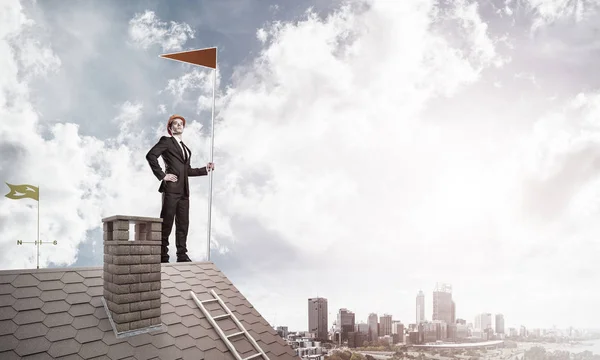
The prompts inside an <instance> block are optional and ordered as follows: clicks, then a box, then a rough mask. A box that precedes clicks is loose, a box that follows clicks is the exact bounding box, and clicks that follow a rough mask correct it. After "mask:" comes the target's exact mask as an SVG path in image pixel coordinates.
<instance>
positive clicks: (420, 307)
mask: <svg viewBox="0 0 600 360" xmlns="http://www.w3.org/2000/svg"><path fill="white" fill-rule="evenodd" d="M416 309H417V325H418V324H420V323H422V322H424V321H425V294H423V291H421V290H419V293H418V294H417V308H416Z"/></svg>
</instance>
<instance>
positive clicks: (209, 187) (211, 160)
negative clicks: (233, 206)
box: [206, 51, 218, 261]
mask: <svg viewBox="0 0 600 360" xmlns="http://www.w3.org/2000/svg"><path fill="white" fill-rule="evenodd" d="M217 55H218V51H215V68H214V69H213V103H212V116H211V126H210V128H211V136H210V162H211V163H212V162H213V154H214V147H215V90H216V87H217V63H218V62H217ZM208 179H209V181H208V224H207V236H206V261H210V228H211V211H212V192H213V191H212V188H213V186H212V185H213V171H210V173H209V178H208Z"/></svg>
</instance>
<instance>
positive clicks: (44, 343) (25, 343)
mask: <svg viewBox="0 0 600 360" xmlns="http://www.w3.org/2000/svg"><path fill="white" fill-rule="evenodd" d="M36 280H37V279H36ZM50 345H51V343H50V341H48V340H47V339H46V338H45V337H43V336H40V337H36V338H31V339H25V340H20V341H19V345H17V347H16V348H15V352H16V353H17V354H19V355H20V356H26V355H32V354H37V353H39V352H43V351H47V350H48V349H49V348H50Z"/></svg>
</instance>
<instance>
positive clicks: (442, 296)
mask: <svg viewBox="0 0 600 360" xmlns="http://www.w3.org/2000/svg"><path fill="white" fill-rule="evenodd" d="M452 303H453V301H452V286H451V285H449V284H444V283H437V284H436V285H435V289H434V290H433V315H432V316H431V319H432V320H434V321H435V320H439V321H443V322H445V323H446V324H452V323H453V322H454V320H453V319H452V317H453V315H452Z"/></svg>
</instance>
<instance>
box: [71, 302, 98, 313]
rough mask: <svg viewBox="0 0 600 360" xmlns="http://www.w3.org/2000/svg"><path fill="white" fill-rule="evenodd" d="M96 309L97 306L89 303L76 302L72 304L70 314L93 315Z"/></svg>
mask: <svg viewBox="0 0 600 360" xmlns="http://www.w3.org/2000/svg"><path fill="white" fill-rule="evenodd" d="M94 311H96V308H95V307H93V306H92V305H90V304H89V303H87V304H75V305H72V306H71V308H70V309H69V314H71V315H72V316H82V315H91V314H93V313H94Z"/></svg>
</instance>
